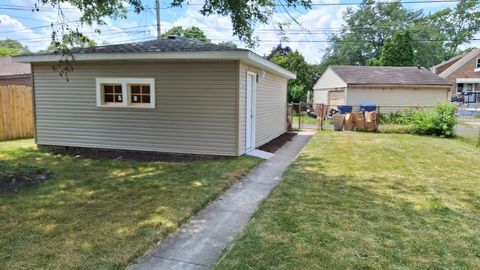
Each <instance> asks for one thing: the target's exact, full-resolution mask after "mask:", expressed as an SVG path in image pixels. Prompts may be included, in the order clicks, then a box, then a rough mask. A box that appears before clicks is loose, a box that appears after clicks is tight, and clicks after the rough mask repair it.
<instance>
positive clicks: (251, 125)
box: [245, 71, 257, 152]
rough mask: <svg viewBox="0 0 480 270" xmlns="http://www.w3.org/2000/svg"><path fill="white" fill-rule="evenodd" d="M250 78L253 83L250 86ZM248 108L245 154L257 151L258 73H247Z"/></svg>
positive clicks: (246, 113) (246, 110)
mask: <svg viewBox="0 0 480 270" xmlns="http://www.w3.org/2000/svg"><path fill="white" fill-rule="evenodd" d="M249 78H251V83H250V84H249ZM245 91H246V106H245V107H246V108H245V117H246V123H245V152H249V151H252V150H253V149H255V125H256V118H257V115H256V96H257V73H255V72H251V71H247V77H246V89H245Z"/></svg>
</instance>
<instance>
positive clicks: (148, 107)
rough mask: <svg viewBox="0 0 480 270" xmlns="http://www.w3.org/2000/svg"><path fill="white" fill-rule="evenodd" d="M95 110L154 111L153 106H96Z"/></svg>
mask: <svg viewBox="0 0 480 270" xmlns="http://www.w3.org/2000/svg"><path fill="white" fill-rule="evenodd" d="M97 108H106V109H109V108H113V109H142V110H148V109H150V110H153V109H155V106H140V105H137V106H135V105H134V106H124V105H97Z"/></svg>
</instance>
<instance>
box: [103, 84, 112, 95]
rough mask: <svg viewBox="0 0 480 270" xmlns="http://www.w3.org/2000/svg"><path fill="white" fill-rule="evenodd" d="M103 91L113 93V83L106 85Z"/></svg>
mask: <svg viewBox="0 0 480 270" xmlns="http://www.w3.org/2000/svg"><path fill="white" fill-rule="evenodd" d="M103 91H104V93H113V85H104V86H103Z"/></svg>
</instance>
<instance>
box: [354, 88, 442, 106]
mask: <svg viewBox="0 0 480 270" xmlns="http://www.w3.org/2000/svg"><path fill="white" fill-rule="evenodd" d="M447 92H448V88H441V87H439V88H427V87H416V88H415V87H411V88H407V87H394V88H389V87H348V91H347V100H346V104H348V105H360V104H365V103H373V104H377V105H380V106H382V105H383V106H385V105H391V106H395V105H423V106H431V105H435V103H438V102H446V101H447Z"/></svg>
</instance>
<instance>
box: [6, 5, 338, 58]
mask: <svg viewBox="0 0 480 270" xmlns="http://www.w3.org/2000/svg"><path fill="white" fill-rule="evenodd" d="M316 2H319V3H320V2H321V3H325V0H322V1H320V0H315V1H313V3H316ZM326 2H328V3H338V0H327V1H326ZM15 3H16V4H17V5H32V2H31V0H18V1H15ZM63 7H64V8H65V10H66V11H68V12H66V13H65V15H66V19H67V20H68V21H76V20H78V19H79V18H80V16H81V13H80V12H79V11H78V10H75V9H74V7H73V6H71V5H70V4H68V3H67V4H64V5H63ZM200 8H201V7H199V6H188V7H186V8H184V9H167V10H166V12H168V13H169V14H168V15H169V16H165V17H169V18H171V17H174V18H176V19H173V20H172V19H169V20H167V21H162V32H165V31H167V30H168V29H170V28H171V27H172V26H197V27H199V28H201V29H202V30H203V31H204V32H205V33H206V34H207V36H208V37H209V38H210V39H212V41H213V42H220V41H227V40H233V41H235V42H236V43H237V44H238V45H239V46H241V47H245V44H243V43H241V42H239V41H238V38H237V37H235V36H233V34H232V33H233V32H232V24H231V21H230V18H228V17H224V16H220V15H211V16H207V17H205V16H203V15H202V14H200V12H199V10H200ZM345 9H346V7H345V6H316V7H314V8H313V9H311V10H307V11H300V9H298V10H293V9H290V10H291V15H292V16H294V17H295V18H297V20H298V21H299V22H300V23H301V25H302V27H304V28H306V29H312V32H313V33H314V34H307V33H305V34H302V31H300V30H299V29H301V27H300V26H299V25H296V24H295V23H293V22H292V20H291V19H290V18H289V16H288V15H287V14H286V13H285V12H276V13H275V14H274V15H273V22H271V23H269V24H267V25H260V26H259V27H257V29H256V31H255V34H256V35H257V36H258V37H259V39H260V40H263V41H264V42H260V44H259V46H258V47H256V48H254V51H255V52H257V53H258V54H260V55H264V54H268V53H269V52H270V51H271V49H272V48H273V47H275V46H276V45H277V44H278V43H279V42H280V39H281V37H282V36H281V35H280V34H279V32H277V31H272V29H274V28H276V25H277V24H278V23H280V22H290V25H289V26H287V27H286V28H285V29H290V30H287V35H286V36H287V37H288V39H289V40H290V42H285V43H284V45H288V46H290V47H291V48H293V49H297V50H299V51H300V52H301V53H302V54H303V55H304V56H305V58H306V59H307V61H309V62H311V63H319V62H320V61H321V58H322V56H323V50H324V49H325V48H326V46H327V45H328V43H318V42H317V43H315V42H296V41H298V40H311V41H314V40H327V39H328V34H326V32H331V29H332V28H339V27H340V25H341V24H342V18H341V15H342V11H343V10H345ZM146 14H148V11H147V12H146ZM3 16H6V15H3ZM145 16H147V17H144V19H138V17H137V18H136V20H135V19H127V20H111V19H108V18H107V19H106V20H105V21H106V25H102V26H100V27H99V26H88V25H83V26H82V25H79V24H78V23H77V24H75V23H70V25H72V26H75V27H78V28H79V30H80V31H82V32H83V33H85V34H86V35H87V36H89V37H90V38H93V39H94V40H95V41H97V43H98V44H104V43H122V42H130V41H137V40H140V39H144V38H148V37H154V36H155V33H156V29H155V26H154V24H155V20H154V19H155V18H154V16H153V14H150V15H145ZM148 16H150V17H148ZM7 17H8V16H7ZM32 18H35V19H37V20H42V21H44V22H45V23H44V24H49V23H57V22H58V21H59V20H58V19H59V18H58V16H57V11H56V10H54V9H46V10H45V11H42V12H37V13H34V14H33V16H32ZM9 20H10V21H9V26H6V25H5V27H3V23H2V24H0V26H2V27H3V28H2V29H4V28H10V27H12V29H18V30H20V29H23V30H22V31H16V32H15V33H12V34H11V35H9V36H4V34H0V38H6V37H9V38H15V39H19V40H20V39H23V41H22V40H20V41H22V42H23V43H25V44H27V45H28V46H29V47H30V48H31V49H32V50H39V49H45V48H46V47H47V46H48V44H49V42H50V35H51V29H50V28H49V27H47V28H41V29H34V30H28V31H27V30H25V29H27V28H28V27H26V26H25V25H23V24H22V23H21V22H20V21H19V20H16V19H14V18H10V17H9ZM142 21H143V22H142ZM14 23H15V27H16V28H13V27H14V25H13V24H14ZM39 24H41V23H39ZM145 24H146V25H145ZM10 25H11V26H10ZM95 29H100V30H101V34H96V33H94V30H95ZM322 29H325V30H322ZM292 31H295V32H292ZM319 32H322V33H319Z"/></svg>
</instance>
